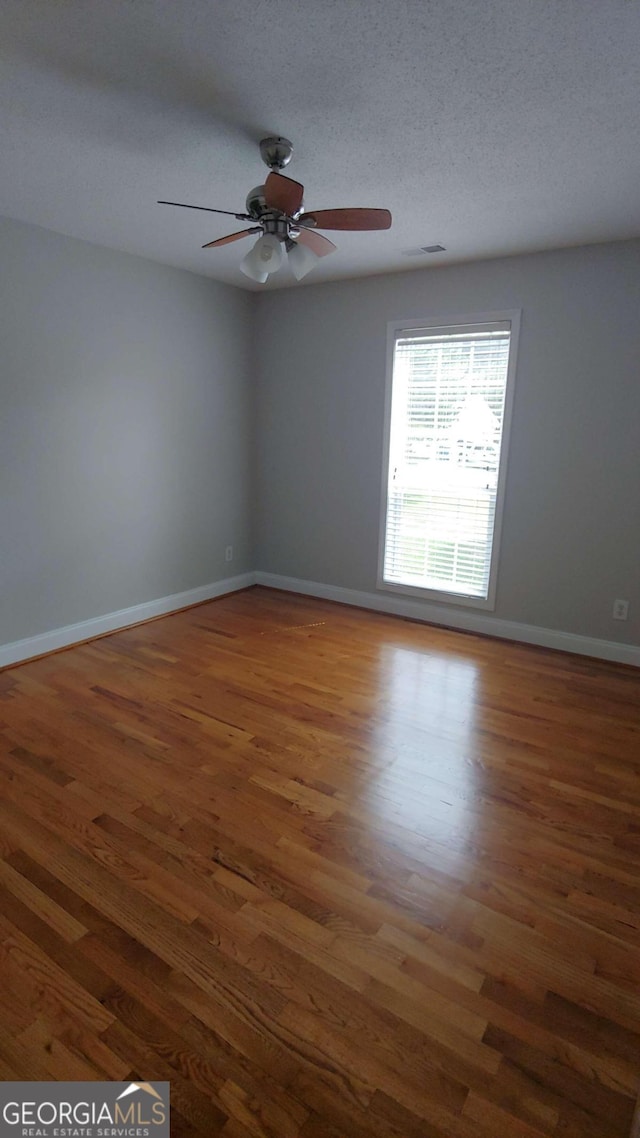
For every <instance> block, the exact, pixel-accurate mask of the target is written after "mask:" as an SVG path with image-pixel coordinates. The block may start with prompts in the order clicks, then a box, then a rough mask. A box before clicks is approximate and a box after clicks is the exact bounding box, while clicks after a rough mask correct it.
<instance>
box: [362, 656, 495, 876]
mask: <svg viewBox="0 0 640 1138" xmlns="http://www.w3.org/2000/svg"><path fill="white" fill-rule="evenodd" d="M379 685H380V697H379V703H378V712H377V714H376V717H375V720H374V721H372V723H371V734H370V748H371V754H372V756H375V759H376V764H375V766H376V776H375V780H372V781H370V782H369V784H368V785H367V787H365V788H363V794H364V796H365V799H366V806H367V809H368V810H371V811H373V812H374V814H375V816H376V819H377V820H378V822H384V821H386V822H388V823H389V824H390V825H391V826H399V827H404V828H407V829H409V830H411V831H413V832H414V833H416V834H419V835H421V836H423V837H426V838H430V839H433V840H434V841H444V840H446V842H447V845H448V846H449V853H448V855H447V856H448V857H450V856H451V847H452V846H455V847H458V848H460V849H461V850H462V848H463V847H464V846H465V845H466V844H467V842H468V840H469V838H470V837H471V836H472V832H473V829H474V826H475V820H476V817H477V815H476V813H475V811H474V806H475V808H476V810H477V805H478V803H477V799H476V793H477V790H478V774H479V768H478V767H477V766H476V764H475V763H474V733H475V714H476V700H477V694H478V685H479V669H478V666H477V664H476V663H475V662H474V661H473V660H471V659H467V660H461V659H460V658H459V657H458V656H455V657H454V656H449V655H447V654H445V653H443V652H434V651H432V650H426V651H424V652H421V651H416V650H415V649H409V648H405V647H402V646H399V645H383V646H382V647H381V651H380V657H379Z"/></svg>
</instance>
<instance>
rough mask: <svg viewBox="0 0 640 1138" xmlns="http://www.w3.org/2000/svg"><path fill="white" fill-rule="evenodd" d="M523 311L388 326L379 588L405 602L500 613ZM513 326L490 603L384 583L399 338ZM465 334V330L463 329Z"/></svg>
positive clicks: (449, 317)
mask: <svg viewBox="0 0 640 1138" xmlns="http://www.w3.org/2000/svg"><path fill="white" fill-rule="evenodd" d="M520 317H521V309H519V308H509V309H501V310H500V311H498V312H480V313H478V312H473V313H471V314H466V315H462V316H451V315H448V314H444V315H442V316H438V317H427V318H424V317H423V318H422V319H420V320H416V319H415V318H413V319H409V320H391V321H390V322H389V324H388V325H387V374H386V385H385V397H384V437H383V446H382V491H381V496H380V530H379V537H378V578H377V588H378V589H383V590H384V591H385V592H389V593H399V594H401V595H403V596H414V597H424V598H425V600H427V599H428V600H431V601H438V602H441V603H442V604H450V605H464V606H465V607H469V608H476V609H486V610H488V611H493V610H494V609H495V607H496V591H497V586H498V563H499V557H500V549H501V542H502V515H503V512H504V499H505V493H506V482H507V467H508V459H509V449H510V442H511V419H512V414H513V399H514V390H515V376H516V362H517V358H518V340H519V335H520ZM505 320H508V321H509V322H510V324H511V336H510V341H509V365H508V368H507V385H506V392H505V404H504V419H503V427H502V445H501V447H500V462H499V467H498V471H499V473H498V484H497V490H496V513H495V522H494V528H493V546H492V550H491V564H490V568H489V588H488V593H487V597H486V599H485V598H483V597H467V596H463V595H461V594H459V593H449V592H445V591H442V592H441V591H440V590H439V589H422V588H419V587H417V586H414V585H398V584H394V583H393V582H390V581H385V580H384V548H385V539H386V531H387V497H388V490H389V448H390V441H391V398H392V393H393V359H394V351H395V343H396V339H397V336H398V333H399V332H418V331H422V330H423V329H424V331H434V330H435V329H442V330H443V331H449V332H451V331H453V330H454V329H455V328H457V327H459V326H463V325H464V326H469V325H471V326H474V325H479V324H495V323H499V322H500V321H505ZM460 330H461V331H462V327H460Z"/></svg>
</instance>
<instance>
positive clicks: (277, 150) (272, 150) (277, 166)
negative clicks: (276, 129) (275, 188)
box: [260, 135, 293, 170]
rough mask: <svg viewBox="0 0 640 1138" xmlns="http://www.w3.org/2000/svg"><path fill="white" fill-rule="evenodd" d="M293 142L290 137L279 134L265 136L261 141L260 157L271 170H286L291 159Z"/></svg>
mask: <svg viewBox="0 0 640 1138" xmlns="http://www.w3.org/2000/svg"><path fill="white" fill-rule="evenodd" d="M292 154H293V143H292V142H289V139H288V138H280V136H279V135H270V136H269V138H263V139H262V141H261V143H260V157H261V158H262V161H263V162H264V164H265V166H268V167H269V169H270V170H284V168H285V166H287V165H288V164H289V162H290V161H291V155H292Z"/></svg>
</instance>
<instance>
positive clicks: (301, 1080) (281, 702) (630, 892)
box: [0, 589, 640, 1138]
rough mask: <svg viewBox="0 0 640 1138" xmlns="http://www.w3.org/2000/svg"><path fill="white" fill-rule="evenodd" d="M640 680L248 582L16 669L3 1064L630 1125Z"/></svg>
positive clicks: (513, 1133)
mask: <svg viewBox="0 0 640 1138" xmlns="http://www.w3.org/2000/svg"><path fill="white" fill-rule="evenodd" d="M639 695H640V676H639V675H638V673H637V672H634V671H632V670H631V669H625V668H623V667H618V666H615V665H606V664H600V663H596V662H593V661H589V660H586V659H580V658H577V657H570V656H564V655H560V654H554V653H552V652H547V651H545V650H541V649H536V648H529V647H522V646H518V645H510V644H505V643H502V642H499V641H491V640H486V639H481V638H478V637H473V636H465V635H461V634H458V633H450V632H445V631H442V630H437V629H433V628H429V627H424V626H420V625H416V624H410V623H408V622H403V621H401V620H397V619H394V618H390V617H384V616H377V615H373V614H371V613H365V612H360V611H358V610H354V609H348V608H343V607H340V606H337V605H333V604H330V603H328V602H322V601H315V600H310V599H306V598H301V597H294V596H288V595H285V594H280V593H275V592H270V591H268V590H265V589H253V590H250V591H248V592H245V593H241V594H236V595H234V596H231V597H227V598H224V599H222V600H219V601H215V602H212V603H211V604H208V605H205V606H200V607H198V608H194V609H191V610H189V611H187V612H184V613H180V614H177V615H175V616H171V617H167V618H164V619H162V620H159V621H156V622H154V623H151V624H147V625H145V626H141V627H137V628H134V629H131V630H129V631H127V632H120V633H116V634H114V635H112V636H110V637H108V638H105V639H102V640H99V641H96V642H94V643H92V644H88V645H84V646H82V647H78V648H74V649H71V650H69V651H67V652H64V653H61V654H58V655H55V656H51V657H49V658H46V659H42V660H38V661H34V662H32V663H29V664H26V665H23V666H22V667H19V668H14V669H12V670H8V671H5V672H4V673H2V674H0V855H1V860H0V969H1V973H2V976H1V979H2V984H1V985H0V1078H3V1079H14V1078H17V1079H52V1078H53V1079H67V1078H68V1079H103V1078H106V1079H116V1080H121V1079H128V1078H144V1079H165V1080H169V1081H170V1082H171V1095H172V1108H173V1109H172V1136H173V1138H182V1136H185V1138H186V1136H188V1135H224V1136H225V1138H244V1136H247V1138H249V1136H256V1135H257V1136H262V1138H264V1136H269V1138H364V1136H365V1135H366V1136H367V1138H369V1136H371V1138H496V1136H497V1135H504V1136H506V1138H536V1136H538V1138H539V1136H542V1135H545V1136H550V1135H559V1136H562V1138H618V1136H625V1138H628V1135H629V1132H630V1128H631V1122H632V1116H633V1111H634V1104H635V1098H636V1093H637V1089H638V1077H639V1074H640V1046H639V1044H640V987H639V983H638V982H639V981H640V781H639V775H640V699H639Z"/></svg>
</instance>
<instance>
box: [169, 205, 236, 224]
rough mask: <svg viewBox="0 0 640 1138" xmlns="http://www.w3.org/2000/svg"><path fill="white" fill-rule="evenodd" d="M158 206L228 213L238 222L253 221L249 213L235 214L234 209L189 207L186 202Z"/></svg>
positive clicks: (201, 206) (206, 206)
mask: <svg viewBox="0 0 640 1138" xmlns="http://www.w3.org/2000/svg"><path fill="white" fill-rule="evenodd" d="M157 205H177V206H180V209H202V210H204V211H205V213H226V215H227V217H237V219H238V221H253V218H252V217H250V215H249V214H248V213H234V211H233V210H232V209H211V207H210V206H208V205H187V203H186V202H157Z"/></svg>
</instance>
